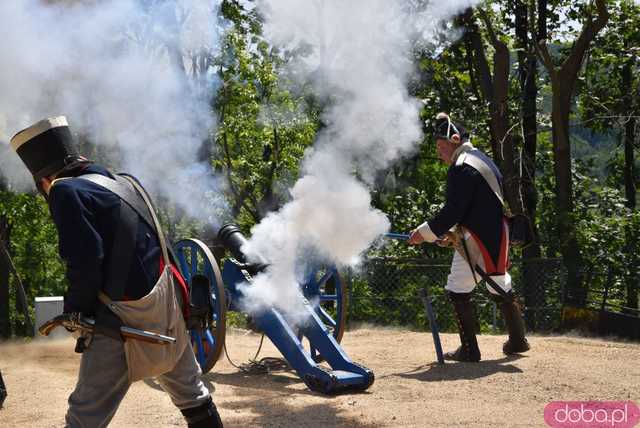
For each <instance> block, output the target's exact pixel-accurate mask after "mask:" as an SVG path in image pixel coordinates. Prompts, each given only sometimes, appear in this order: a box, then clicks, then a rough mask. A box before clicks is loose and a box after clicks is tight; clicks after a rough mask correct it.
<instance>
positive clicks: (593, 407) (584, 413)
mask: <svg viewBox="0 0 640 428" xmlns="http://www.w3.org/2000/svg"><path fill="white" fill-rule="evenodd" d="M544 421H545V422H546V423H547V425H549V426H550V427H553V428H595V427H612V428H630V427H633V426H635V425H636V424H637V423H638V421H640V408H638V406H637V404H636V403H634V402H633V401H554V402H552V403H549V404H547V406H546V407H545V408H544Z"/></svg>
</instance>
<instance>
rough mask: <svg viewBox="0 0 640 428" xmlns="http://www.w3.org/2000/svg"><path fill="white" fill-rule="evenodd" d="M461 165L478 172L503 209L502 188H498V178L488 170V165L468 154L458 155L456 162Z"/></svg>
mask: <svg viewBox="0 0 640 428" xmlns="http://www.w3.org/2000/svg"><path fill="white" fill-rule="evenodd" d="M463 163H464V164H467V165H469V166H471V167H472V168H473V169H475V170H476V171H478V172H479V173H480V175H482V178H484V181H486V182H487V184H488V185H489V187H490V188H491V190H492V191H493V193H494V194H495V195H496V197H497V198H498V200H499V201H500V203H501V204H502V206H503V207H504V197H503V196H502V187H501V186H500V183H498V178H497V177H496V175H495V174H494V173H493V171H492V170H491V168H489V165H487V163H486V162H485V161H483V160H482V159H480V158H479V157H478V156H474V155H472V154H470V153H469V152H465V153H462V154H460V156H459V157H458V159H457V161H456V164H457V165H461V164H463Z"/></svg>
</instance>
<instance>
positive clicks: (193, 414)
mask: <svg viewBox="0 0 640 428" xmlns="http://www.w3.org/2000/svg"><path fill="white" fill-rule="evenodd" d="M180 411H181V412H182V414H183V415H184V418H185V419H186V421H187V425H188V427H189V428H222V420H221V419H220V414H219V413H218V409H216V406H215V404H213V400H212V399H211V397H209V400H208V401H207V402H206V403H204V404H201V405H200V406H198V407H192V408H189V409H182V410H180Z"/></svg>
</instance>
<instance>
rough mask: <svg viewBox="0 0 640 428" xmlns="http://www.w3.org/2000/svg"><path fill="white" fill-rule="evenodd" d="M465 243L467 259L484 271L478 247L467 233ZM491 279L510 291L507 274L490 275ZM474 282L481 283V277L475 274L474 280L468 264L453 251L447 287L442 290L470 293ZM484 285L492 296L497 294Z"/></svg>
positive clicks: (474, 286)
mask: <svg viewBox="0 0 640 428" xmlns="http://www.w3.org/2000/svg"><path fill="white" fill-rule="evenodd" d="M465 241H466V244H467V249H468V250H469V257H470V259H471V262H472V263H474V264H478V265H479V266H480V267H481V268H482V270H484V271H486V269H485V265H484V258H483V257H482V253H481V252H480V249H479V248H478V245H477V244H476V243H475V241H474V240H473V238H472V237H471V235H469V234H468V233H467V234H466V236H465ZM491 278H492V279H493V280H494V281H495V282H496V283H497V284H498V285H499V286H500V287H501V288H502V289H503V290H504V291H507V292H508V291H509V290H511V275H509V273H508V272H505V275H495V276H494V275H492V276H491ZM476 280H477V281H478V283H479V282H480V281H482V277H481V276H480V275H479V274H478V273H477V272H476V275H475V279H474V277H473V272H472V271H471V268H470V267H469V263H467V261H466V260H465V259H464V257H462V256H461V255H460V254H459V253H458V251H455V252H454V256H453V261H452V262H451V272H450V273H449V276H448V277H447V285H445V287H444V289H445V290H447V291H451V292H453V293H471V292H472V291H473V289H474V288H476ZM485 285H486V287H487V290H489V292H491V293H493V294H499V293H498V292H497V291H494V289H493V288H492V287H491V286H490V285H489V284H485Z"/></svg>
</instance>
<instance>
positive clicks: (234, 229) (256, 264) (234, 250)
mask: <svg viewBox="0 0 640 428" xmlns="http://www.w3.org/2000/svg"><path fill="white" fill-rule="evenodd" d="M218 240H220V242H222V245H224V247H225V248H226V249H227V250H229V252H230V253H231V255H233V258H235V259H236V260H237V261H238V262H240V263H242V264H244V265H247V267H252V268H253V270H255V271H262V270H264V268H266V267H267V263H266V261H265V260H264V259H262V258H261V257H260V258H259V260H252V261H251V262H250V261H249V259H248V257H247V255H246V254H245V253H244V252H242V246H243V245H244V244H246V243H247V238H245V237H244V235H243V234H242V232H241V231H240V228H239V227H238V226H237V225H235V224H233V223H227V224H225V225H224V226H222V227H221V228H220V230H219V231H218Z"/></svg>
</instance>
